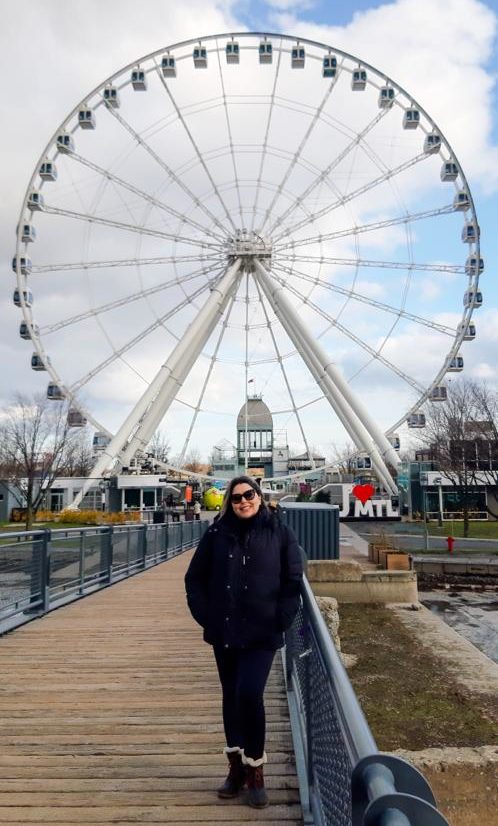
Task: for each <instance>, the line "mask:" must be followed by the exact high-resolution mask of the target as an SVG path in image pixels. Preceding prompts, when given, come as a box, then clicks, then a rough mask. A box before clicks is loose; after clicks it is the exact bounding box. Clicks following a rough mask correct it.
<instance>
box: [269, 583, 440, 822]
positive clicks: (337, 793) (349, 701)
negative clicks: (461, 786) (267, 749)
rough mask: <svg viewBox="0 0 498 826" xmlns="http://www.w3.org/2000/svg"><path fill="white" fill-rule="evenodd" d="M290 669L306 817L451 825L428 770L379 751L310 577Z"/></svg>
mask: <svg viewBox="0 0 498 826" xmlns="http://www.w3.org/2000/svg"><path fill="white" fill-rule="evenodd" d="M286 643H287V646H286V652H285V668H286V680H287V689H288V698H289V708H290V713H291V724H292V730H293V736H294V743H295V747H296V748H295V751H296V760H297V764H298V770H299V774H300V786H301V790H302V798H304V799H302V803H303V809H304V813H305V823H309V824H314V826H448V824H447V821H446V820H445V819H444V817H443V816H442V815H441V814H440V813H439V812H438V811H437V809H436V803H435V800H434V796H433V794H432V791H431V789H430V787H429V785H428V783H427V781H426V780H425V779H424V777H423V776H422V775H421V774H420V772H418V771H417V770H416V769H415V768H414V767H413V766H411V765H410V764H409V763H407V762H406V761H404V760H402V759H400V758H398V757H395V756H393V755H389V754H383V753H380V752H378V751H377V746H376V744H375V740H374V738H373V736H372V734H371V732H370V729H369V727H368V724H367V722H366V720H365V717H364V716H363V712H362V710H361V708H360V706H359V703H358V700H357V699H356V696H355V694H354V691H353V688H352V686H351V683H350V682H349V679H348V676H347V674H346V671H345V669H344V667H343V665H342V662H341V659H340V656H339V654H338V652H337V651H336V649H335V647H334V645H333V643H332V640H331V638H330V634H329V632H328V629H327V626H326V625H325V622H324V620H323V618H322V616H321V614H320V611H319V609H318V606H317V604H316V601H315V598H314V596H313V593H312V591H311V588H310V585H309V583H308V580H307V579H306V578H304V582H303V586H302V605H301V608H300V609H299V613H298V615H297V617H296V620H295V621H294V624H293V625H292V628H291V629H290V631H288V632H287V635H286Z"/></svg>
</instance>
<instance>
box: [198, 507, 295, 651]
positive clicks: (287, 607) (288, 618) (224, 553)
mask: <svg viewBox="0 0 498 826" xmlns="http://www.w3.org/2000/svg"><path fill="white" fill-rule="evenodd" d="M237 523H239V519H238V518H237V517H236V516H233V515H232V514H227V515H226V516H225V517H223V518H221V519H219V520H218V521H217V522H215V523H213V525H211V526H210V527H209V528H208V530H207V531H206V533H205V534H204V536H203V538H202V539H201V541H200V543H199V545H198V547H197V550H196V551H195V554H194V556H193V557H192V561H191V563H190V566H189V569H188V571H187V573H186V576H185V587H186V591H187V601H188V606H189V608H190V611H191V613H192V616H193V617H194V619H195V620H196V621H197V622H198V623H199V625H201V626H202V627H203V628H204V639H205V641H206V642H208V643H210V644H211V645H216V646H224V647H225V648H263V649H270V650H275V649H277V648H280V647H281V646H282V645H283V633H282V632H283V631H285V630H286V629H287V628H289V626H290V625H291V624H292V621H293V619H294V616H295V614H296V612H297V609H298V607H299V599H300V597H299V588H300V581H301V578H302V574H303V568H302V561H301V552H300V550H299V546H298V544H297V540H296V537H295V536H294V533H293V532H292V530H291V529H290V528H288V527H287V526H286V525H284V524H282V523H281V522H280V520H279V519H278V517H277V516H276V515H275V514H273V513H269V512H268V511H267V510H266V509H262V510H260V511H259V513H258V514H257V515H256V516H255V517H253V518H252V519H251V520H250V524H247V525H242V524H237Z"/></svg>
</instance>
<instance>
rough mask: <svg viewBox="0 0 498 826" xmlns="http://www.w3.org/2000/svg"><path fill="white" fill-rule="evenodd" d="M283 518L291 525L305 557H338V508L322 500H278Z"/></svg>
mask: <svg viewBox="0 0 498 826" xmlns="http://www.w3.org/2000/svg"><path fill="white" fill-rule="evenodd" d="M278 511H279V514H280V517H281V519H282V521H283V522H285V523H286V524H287V525H289V527H291V528H292V530H293V531H294V533H295V534H296V536H297V541H298V542H299V544H300V545H301V547H302V548H304V551H305V552H306V556H307V557H308V559H339V508H338V507H337V505H327V504H326V503H324V502H286V501H285V500H284V501H283V502H280V504H279V506H278Z"/></svg>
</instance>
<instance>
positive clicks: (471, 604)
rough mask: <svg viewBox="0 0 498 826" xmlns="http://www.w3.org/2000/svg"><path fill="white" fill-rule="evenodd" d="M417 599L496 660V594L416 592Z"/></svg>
mask: <svg viewBox="0 0 498 826" xmlns="http://www.w3.org/2000/svg"><path fill="white" fill-rule="evenodd" d="M419 599H420V601H421V602H422V603H423V605H425V606H426V607H427V608H429V609H430V610H431V611H432V612H433V613H434V614H437V615H438V616H440V617H441V619H442V620H444V622H446V623H447V624H448V625H450V626H451V627H452V628H454V629H455V631H458V633H459V634H461V635H462V637H465V638H466V639H468V640H469V641H470V642H471V643H473V644H474V645H475V646H476V648H479V650H480V651H482V652H483V653H484V654H486V656H487V657H489V658H490V659H491V660H493V661H494V662H495V663H498V599H497V597H496V593H495V592H493V591H488V592H475V591H458V592H454V591H451V592H447V593H443V594H442V593H441V591H420V592H419Z"/></svg>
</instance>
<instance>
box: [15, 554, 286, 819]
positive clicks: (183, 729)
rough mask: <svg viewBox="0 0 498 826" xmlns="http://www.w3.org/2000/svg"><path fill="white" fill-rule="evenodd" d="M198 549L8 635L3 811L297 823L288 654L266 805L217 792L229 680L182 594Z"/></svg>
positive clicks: (276, 703)
mask: <svg viewBox="0 0 498 826" xmlns="http://www.w3.org/2000/svg"><path fill="white" fill-rule="evenodd" d="M190 557H191V552H188V553H185V554H182V555H181V556H179V557H177V558H175V559H173V560H171V561H169V562H165V563H163V564H161V565H159V566H157V567H156V568H152V569H150V570H149V571H146V572H144V573H142V574H138V575H137V576H134V577H132V578H131V579H128V580H125V581H123V582H121V583H119V584H116V585H113V586H112V587H111V588H107V589H105V590H103V591H99V592H97V593H95V594H93V595H91V596H88V597H85V598H84V599H82V600H80V601H79V602H75V603H73V604H71V605H69V606H66V607H64V608H61V609H59V610H57V611H54V612H52V613H51V614H48V615H47V616H45V617H43V618H42V619H39V620H36V621H34V622H32V623H30V624H28V625H26V626H24V627H22V628H19V629H17V630H16V631H14V632H12V633H10V634H8V635H7V636H5V637H0V823H22V824H32V823H40V824H57V826H75V824H80V823H91V824H93V825H94V826H104V825H107V824H111V823H112V824H115V825H116V824H118V826H119V824H129V823H141V824H145V823H165V824H170V825H171V824H175V823H178V824H180V823H181V824H186V823H187V824H188V823H193V824H195V823H198V824H201V823H220V824H223V826H229V824H248V826H249V824H256V823H265V824H277V823H278V824H286V823H288V824H300V823H302V812H301V806H300V804H299V794H298V783H297V776H296V771H295V765H294V755H293V749H292V739H291V733H290V724H289V717H288V712H287V702H286V697H285V691H284V684H283V673H282V666H281V660H280V655H277V657H276V658H275V664H274V667H273V671H272V674H271V677H270V680H269V683H268V687H267V693H266V709H267V718H268V719H267V724H268V735H267V752H268V761H269V762H268V764H267V766H266V767H265V773H266V777H267V787H268V794H269V797H270V801H271V805H270V807H269V808H267V809H264V810H262V811H258V810H254V809H251V808H250V807H249V806H247V805H246V804H244V801H243V797H241V798H239V799H237V800H236V801H221V800H219V799H218V798H217V796H216V793H215V791H214V789H215V788H216V786H217V785H218V784H219V782H220V781H221V780H222V779H223V777H224V775H225V767H226V762H225V758H224V757H223V754H222V753H221V752H222V748H223V745H224V739H223V733H222V726H221V702H220V689H219V684H218V678H217V674H216V669H215V666H214V660H213V657H212V651H211V648H210V647H209V646H207V645H206V644H205V643H203V642H202V635H201V633H202V632H201V629H200V628H199V627H198V626H197V625H196V624H195V623H194V621H193V620H192V619H191V617H190V615H189V613H188V610H187V608H186V604H185V600H184V586H183V576H184V573H185V570H186V567H187V564H188V562H189V560H190Z"/></svg>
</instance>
